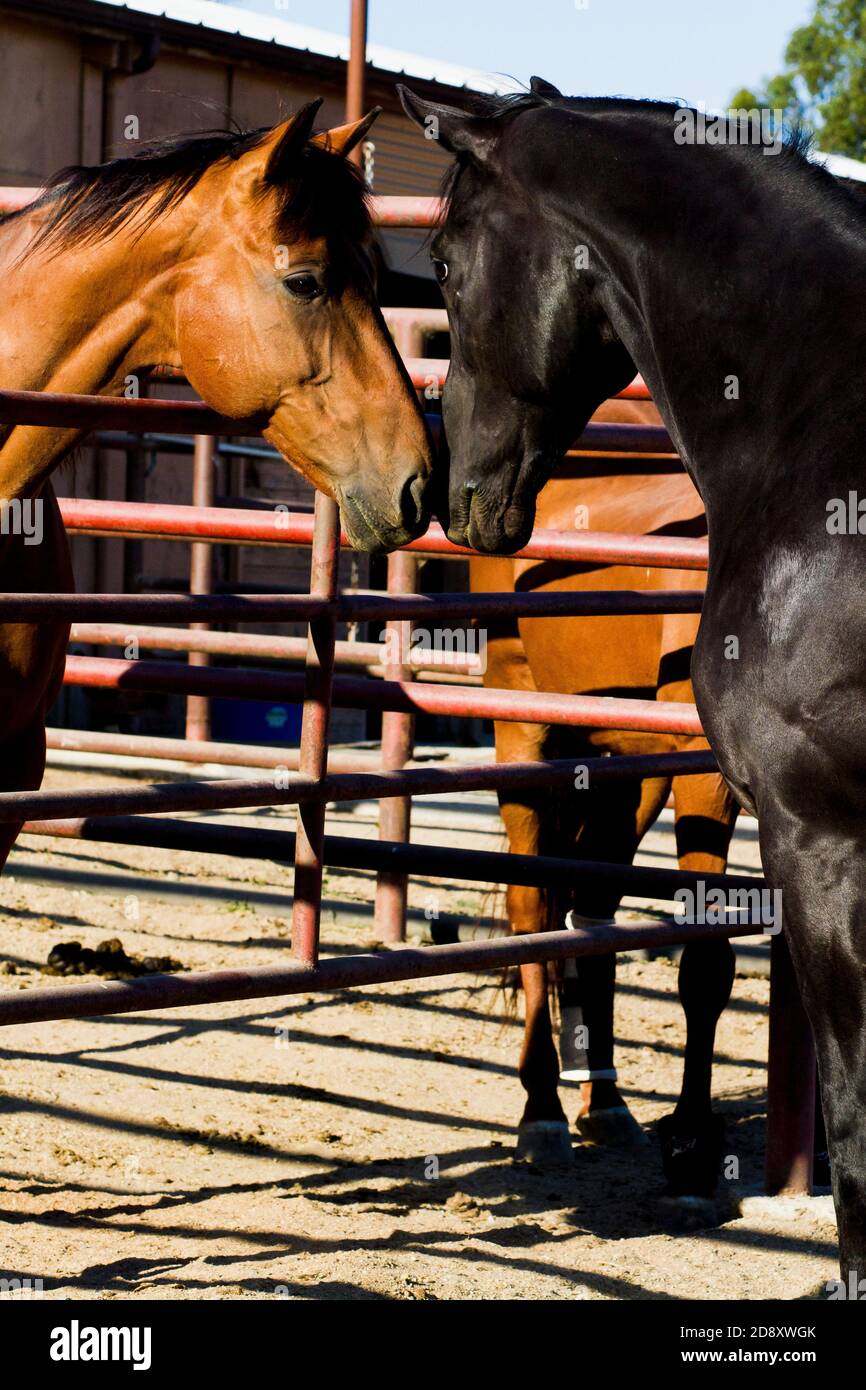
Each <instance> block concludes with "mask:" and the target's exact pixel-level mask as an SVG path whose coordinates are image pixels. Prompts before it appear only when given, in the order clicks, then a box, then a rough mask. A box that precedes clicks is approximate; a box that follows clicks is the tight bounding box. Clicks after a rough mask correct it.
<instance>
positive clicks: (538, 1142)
mask: <svg viewBox="0 0 866 1390" xmlns="http://www.w3.org/2000/svg"><path fill="white" fill-rule="evenodd" d="M515 1157H516V1158H519V1159H528V1160H529V1161H530V1162H531V1163H538V1164H540V1165H542V1166H544V1167H552V1166H554V1165H557V1164H563V1163H569V1164H570V1163H571V1162H572V1159H573V1154H572V1149H571V1135H570V1134H569V1132H568V1125H567V1124H566V1123H565V1121H564V1120H529V1121H527V1123H526V1124H523V1125H520V1126H519V1127H518V1130H517V1150H516V1153H515Z"/></svg>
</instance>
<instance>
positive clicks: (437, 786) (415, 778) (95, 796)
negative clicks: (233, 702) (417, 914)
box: [0, 752, 716, 853]
mask: <svg viewBox="0 0 866 1390" xmlns="http://www.w3.org/2000/svg"><path fill="white" fill-rule="evenodd" d="M581 765H582V766H583V767H585V768H586V771H587V776H588V779H589V784H590V786H592V785H593V784H594V783H595V782H609V781H629V780H632V779H634V778H640V777H662V776H665V777H672V776H677V775H682V776H691V775H695V774H697V773H703V772H713V771H716V763H715V760H714V759H713V756H712V754H711V753H709V752H706V753H654V754H641V755H636V756H634V757H627V756H622V757H616V758H584V759H583V760H582V764H581ZM574 770H575V762H574V759H572V758H564V759H555V760H551V761H550V762H533V763H503V764H498V763H481V764H478V765H475V766H470V767H457V768H455V767H450V768H441V767H413V768H405V769H404V770H403V771H401V772H378V773H374V772H357V773H342V774H337V773H334V774H331V773H329V774H328V775H327V776H324V777H320V778H313V777H310V776H309V775H308V774H303V773H300V772H299V773H298V774H297V776H293V777H291V779H290V780H288V781H287V783H286V785H285V786H277V782H276V779H274V778H271V779H270V780H267V779H261V778H258V779H257V778H252V779H246V778H233V779H232V780H230V781H212V782H185V783H179V782H171V783H168V784H163V785H160V784H155V785H152V786H145V787H138V788H135V789H134V790H132V791H127V790H123V789H118V788H115V787H107V788H106V787H102V788H94V789H92V790H89V791H38V792H36V791H21V792H0V822H2V821H15V820H26V819H27V818H29V817H38V818H40V819H51V818H60V817H68V816H70V815H82V814H88V815H116V814H118V813H124V814H126V813H133V812H135V813H143V814H147V813H153V812H165V811H214V810H227V809H231V808H233V807H237V808H240V807H244V806H287V805H292V804H294V803H300V802H307V801H317V800H318V801H322V802H325V801H364V800H367V799H369V798H375V797H381V796H419V795H422V794H429V795H432V796H435V795H437V794H438V793H442V792H457V791H462V792H468V791H478V790H481V789H483V788H488V787H490V788H494V789H499V788H508V789H509V790H512V791H513V790H514V789H515V788H518V787H530V786H549V787H553V786H561V785H562V784H563V783H569V782H570V783H571V784H572V785H573V784H574ZM365 843H367V842H365ZM371 848H372V847H371ZM412 848H414V846H413V847H412ZM454 852H455V851H450V850H449V853H454Z"/></svg>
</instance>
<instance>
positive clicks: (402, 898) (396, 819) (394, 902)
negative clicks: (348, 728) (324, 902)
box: [373, 551, 418, 942]
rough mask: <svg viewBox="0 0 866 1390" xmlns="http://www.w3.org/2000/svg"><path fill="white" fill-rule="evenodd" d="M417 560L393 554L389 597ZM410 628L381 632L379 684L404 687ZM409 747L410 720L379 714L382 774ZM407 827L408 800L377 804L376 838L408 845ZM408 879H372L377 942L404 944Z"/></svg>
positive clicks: (411, 575)
mask: <svg viewBox="0 0 866 1390" xmlns="http://www.w3.org/2000/svg"><path fill="white" fill-rule="evenodd" d="M417 568H418V561H417V560H416V559H415V557H414V555H409V554H407V553H406V552H405V551H397V552H396V554H394V555H392V556H390V558H389V560H388V592H389V594H410V593H413V592H414V590H415V586H416V582H417ZM411 634H412V626H411V623H409V622H407V621H405V620H404V621H397V622H395V621H393V620H392V621H391V622H389V623H388V624H387V627H386V629H385V641H386V642H387V643H388V645H389V648H390V650H391V652H393V653H396V659H395V660H394V661H390V660H389V661H387V662H386V664H385V679H386V680H388V681H397V682H400V683H405V684H408V683H409V682H411V680H412V668H411V666H410V665H408V664H407V662H406V660H405V657H406V656H407V654H408V652H409V650H410V647H411ZM414 746H415V719H414V715H411V714H406V713H399V712H397V711H395V710H386V711H385V713H384V714H383V715H382V770H383V771H384V772H394V771H399V770H400V769H401V768H403V767H405V766H406V763H407V762H409V760H410V758H411V757H412V753H413V750H414ZM411 823H412V800H411V798H410V797H408V796H393V797H388V798H386V799H385V800H383V801H381V802H380V803H379V839H380V840H392V841H397V842H399V843H400V844H408V843H409V835H410V829H411ZM408 896H409V880H408V878H407V877H406V875H405V874H396V873H393V872H390V871H388V870H382V871H380V873H379V875H378V878H377V880H376V898H375V907H374V916H373V921H374V924H375V927H376V932H377V934H378V935H379V937H380V938H381V940H382V941H388V942H394V941H405V939H406V908H407V904H408Z"/></svg>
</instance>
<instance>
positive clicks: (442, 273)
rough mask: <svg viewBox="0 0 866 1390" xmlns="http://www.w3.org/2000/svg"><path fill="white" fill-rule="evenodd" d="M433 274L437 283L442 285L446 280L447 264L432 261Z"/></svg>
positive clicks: (445, 262)
mask: <svg viewBox="0 0 866 1390" xmlns="http://www.w3.org/2000/svg"><path fill="white" fill-rule="evenodd" d="M433 274H434V275H435V276H436V279H437V280H438V281H439V284H440V285H444V284H445V281H446V280H447V279H448V262H447V261H434V262H433Z"/></svg>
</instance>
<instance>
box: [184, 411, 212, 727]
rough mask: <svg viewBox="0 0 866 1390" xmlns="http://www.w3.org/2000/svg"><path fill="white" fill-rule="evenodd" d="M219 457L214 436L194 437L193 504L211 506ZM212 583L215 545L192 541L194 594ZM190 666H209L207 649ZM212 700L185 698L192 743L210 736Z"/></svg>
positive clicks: (195, 626)
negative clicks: (215, 463) (215, 470)
mask: <svg viewBox="0 0 866 1390" xmlns="http://www.w3.org/2000/svg"><path fill="white" fill-rule="evenodd" d="M215 458H216V453H215V441H214V438H213V436H211V435H207V434H197V435H196V437H195V458H194V461H193V473H192V502H193V506H194V507H212V506H213V500H214V484H215V479H214V462H215ZM212 587H213V546H210V545H206V544H205V543H204V542H203V541H193V543H192V545H191V546H190V558H189V591H190V593H191V594H209V593H210V592H211V589H212ZM190 627H191V629H192V631H193V632H202V631H204V630H205V629H206V627H207V624H206V623H191V624H190ZM189 664H190V666H207V664H208V656H207V654H206V653H205V652H196V651H191V652H190V654H189ZM210 735H211V728H210V701H209V700H208V698H207V696H206V695H188V696H187V700H186V736H187V738H188V739H189V740H190V742H191V743H198V742H201V741H206V740H207V739H209V738H210Z"/></svg>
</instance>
